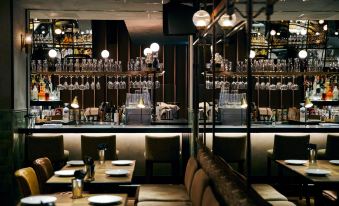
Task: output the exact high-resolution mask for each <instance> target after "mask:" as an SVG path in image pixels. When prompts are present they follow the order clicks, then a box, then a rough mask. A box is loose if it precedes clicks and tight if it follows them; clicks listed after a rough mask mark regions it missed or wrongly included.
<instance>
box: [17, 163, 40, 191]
mask: <svg viewBox="0 0 339 206" xmlns="http://www.w3.org/2000/svg"><path fill="white" fill-rule="evenodd" d="M15 178H16V180H17V183H18V186H19V191H20V193H21V196H22V197H27V196H30V195H38V194H40V189H39V182H38V179H37V176H36V174H35V172H34V169H33V168H32V167H26V168H22V169H19V170H17V171H16V172H15Z"/></svg>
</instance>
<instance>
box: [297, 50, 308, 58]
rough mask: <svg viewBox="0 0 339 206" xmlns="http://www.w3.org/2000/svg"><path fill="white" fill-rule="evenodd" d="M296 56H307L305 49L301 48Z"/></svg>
mask: <svg viewBox="0 0 339 206" xmlns="http://www.w3.org/2000/svg"><path fill="white" fill-rule="evenodd" d="M298 56H299V58H300V59H305V58H306V57H307V51H306V50H305V49H303V50H301V51H300V52H299V53H298Z"/></svg>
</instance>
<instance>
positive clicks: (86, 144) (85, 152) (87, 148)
mask: <svg viewBox="0 0 339 206" xmlns="http://www.w3.org/2000/svg"><path fill="white" fill-rule="evenodd" d="M98 144H106V145H107V150H106V151H105V159H106V160H116V159H118V156H117V150H116V136H115V135H109V136H86V135H81V157H82V158H84V157H85V156H90V157H92V158H93V159H94V160H99V154H98V149H97V146H98Z"/></svg>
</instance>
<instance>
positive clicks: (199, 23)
mask: <svg viewBox="0 0 339 206" xmlns="http://www.w3.org/2000/svg"><path fill="white" fill-rule="evenodd" d="M192 20H193V24H194V26H195V27H196V28H197V29H198V30H203V29H205V28H206V27H207V25H208V24H209V23H210V22H211V16H210V14H209V13H208V12H207V11H205V10H199V11H197V12H195V13H194V15H193V18H192Z"/></svg>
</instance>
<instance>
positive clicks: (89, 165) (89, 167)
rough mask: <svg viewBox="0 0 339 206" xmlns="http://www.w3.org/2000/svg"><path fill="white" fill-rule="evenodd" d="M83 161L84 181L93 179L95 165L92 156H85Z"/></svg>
mask: <svg viewBox="0 0 339 206" xmlns="http://www.w3.org/2000/svg"><path fill="white" fill-rule="evenodd" d="M84 162H85V168H86V176H85V182H91V181H94V174H95V171H94V168H95V165H94V160H93V158H92V157H89V156H85V158H84Z"/></svg>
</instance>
